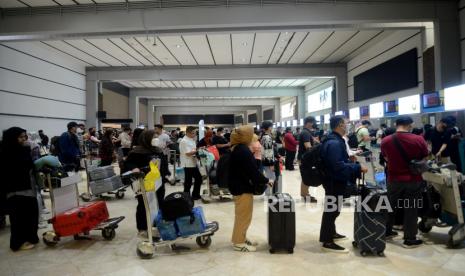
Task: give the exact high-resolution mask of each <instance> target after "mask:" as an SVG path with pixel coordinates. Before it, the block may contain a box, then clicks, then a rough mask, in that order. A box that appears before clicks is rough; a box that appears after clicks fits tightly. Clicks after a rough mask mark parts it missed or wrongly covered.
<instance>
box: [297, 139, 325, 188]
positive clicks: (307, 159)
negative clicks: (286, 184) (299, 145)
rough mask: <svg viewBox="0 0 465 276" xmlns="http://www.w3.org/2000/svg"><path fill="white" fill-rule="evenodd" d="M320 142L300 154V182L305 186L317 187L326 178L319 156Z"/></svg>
mask: <svg viewBox="0 0 465 276" xmlns="http://www.w3.org/2000/svg"><path fill="white" fill-rule="evenodd" d="M321 147H322V144H315V145H314V146H313V147H311V148H310V149H309V150H308V151H307V152H305V153H304V155H302V160H301V165H300V170H301V172H302V182H303V183H304V184H305V185H307V186H312V187H318V186H320V185H321V184H323V182H324V181H325V179H326V170H325V166H324V163H323V159H322V158H321V154H320V152H321Z"/></svg>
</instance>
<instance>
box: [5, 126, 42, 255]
mask: <svg viewBox="0 0 465 276" xmlns="http://www.w3.org/2000/svg"><path fill="white" fill-rule="evenodd" d="M27 139H28V137H27V134H26V130H24V129H22V128H19V127H12V128H9V129H7V130H5V131H3V141H2V146H1V154H0V175H1V176H2V178H3V179H2V184H1V186H0V189H1V193H3V194H6V198H7V208H8V210H9V215H10V224H11V228H10V231H11V236H10V248H11V250H13V251H17V250H28V249H32V248H34V246H35V244H37V243H38V242H39V237H38V236H37V229H38V224H39V218H38V215H37V214H38V212H39V207H38V204H37V198H36V193H37V192H36V191H35V189H36V188H35V180H34V176H33V168H34V164H33V162H32V157H31V148H30V147H29V146H28V145H27Z"/></svg>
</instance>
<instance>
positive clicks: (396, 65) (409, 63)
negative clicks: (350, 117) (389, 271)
mask: <svg viewBox="0 0 465 276" xmlns="http://www.w3.org/2000/svg"><path fill="white" fill-rule="evenodd" d="M417 86H418V53H417V49H416V48H415V49H412V50H410V51H407V52H405V53H403V54H401V55H399V56H397V57H395V58H393V59H390V60H388V61H386V62H384V63H381V64H380V65H378V66H376V67H373V68H371V69H370V70H367V71H365V72H363V73H361V74H359V75H357V76H355V77H354V101H356V102H358V101H363V100H367V99H371V98H374V97H379V96H383V95H385V94H390V93H393V92H397V91H401V90H405V89H409V88H413V87H417Z"/></svg>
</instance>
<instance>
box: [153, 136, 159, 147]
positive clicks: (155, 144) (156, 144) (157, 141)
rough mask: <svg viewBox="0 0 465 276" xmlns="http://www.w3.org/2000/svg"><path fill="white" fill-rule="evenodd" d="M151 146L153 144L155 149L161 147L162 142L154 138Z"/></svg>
mask: <svg viewBox="0 0 465 276" xmlns="http://www.w3.org/2000/svg"><path fill="white" fill-rule="evenodd" d="M151 144H152V146H153V147H159V146H160V142H159V140H158V138H153V139H152V143H151Z"/></svg>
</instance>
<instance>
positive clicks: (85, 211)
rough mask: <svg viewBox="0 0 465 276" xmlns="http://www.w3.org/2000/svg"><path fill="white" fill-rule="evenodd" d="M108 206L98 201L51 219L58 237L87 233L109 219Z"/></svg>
mask: <svg viewBox="0 0 465 276" xmlns="http://www.w3.org/2000/svg"><path fill="white" fill-rule="evenodd" d="M108 217H109V215H108V209H107V204H106V203H105V202H104V201H97V202H93V203H90V204H87V205H83V206H79V207H76V208H73V209H71V210H68V211H66V212H63V213H60V214H57V215H56V216H55V217H53V218H52V219H51V222H52V224H53V230H54V231H55V233H56V235H57V236H58V237H66V236H74V235H77V234H80V233H87V232H89V231H90V230H92V229H94V228H95V227H96V226H97V225H99V224H100V223H102V222H103V221H106V220H107V219H108Z"/></svg>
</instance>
